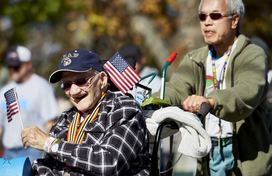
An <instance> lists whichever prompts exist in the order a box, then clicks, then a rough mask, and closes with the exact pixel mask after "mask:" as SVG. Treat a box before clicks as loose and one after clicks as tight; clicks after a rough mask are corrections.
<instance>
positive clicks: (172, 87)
mask: <svg viewBox="0 0 272 176" xmlns="http://www.w3.org/2000/svg"><path fill="white" fill-rule="evenodd" d="M244 11H245V10H244V4H243V2H242V0H202V1H201V2H200V5H199V20H200V26H201V32H202V35H203V37H204V40H205V42H206V43H207V44H208V45H207V46H205V47H202V48H200V49H197V50H194V51H192V52H189V53H188V54H187V55H186V56H185V57H184V59H183V60H182V62H181V63H180V65H179V67H178V69H177V70H176V71H175V72H174V73H173V75H172V77H171V78H170V80H169V82H167V83H166V86H165V100H167V101H169V102H170V103H172V104H174V105H180V104H182V105H183V108H184V109H185V110H186V111H190V112H193V113H197V112H198V111H199V110H200V108H201V105H202V103H207V104H208V105H209V107H210V113H209V114H208V115H207V116H206V118H203V119H201V120H202V123H203V126H204V127H205V129H206V131H207V132H208V134H209V135H210V136H211V139H212V141H211V142H212V145H213V147H212V150H211V152H210V154H209V155H207V156H206V157H204V158H201V159H198V168H197V175H216V176H218V175H220V176H224V175H236V176H237V175H246V176H250V175H254V176H256V175H271V174H272V135H271V131H272V130H271V120H272V118H271V117H270V116H269V114H267V112H268V111H267V104H266V94H267V91H268V83H267V81H266V73H267V66H266V56H265V53H264V51H263V50H262V49H261V48H260V47H258V46H256V45H254V44H252V43H251V42H250V40H249V39H248V38H247V37H245V36H244V35H242V34H241V33H240V26H241V22H242V18H243V15H244ZM152 96H155V97H158V96H159V93H155V94H153V95H152Z"/></svg>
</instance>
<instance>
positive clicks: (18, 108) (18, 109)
mask: <svg viewBox="0 0 272 176" xmlns="http://www.w3.org/2000/svg"><path fill="white" fill-rule="evenodd" d="M13 89H14V92H15V98H16V102H17V104H18V110H19V116H20V121H21V125H22V129H24V125H23V121H22V117H21V111H20V106H19V102H18V98H17V92H16V89H15V87H13Z"/></svg>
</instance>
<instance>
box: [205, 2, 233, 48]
mask: <svg viewBox="0 0 272 176" xmlns="http://www.w3.org/2000/svg"><path fill="white" fill-rule="evenodd" d="M226 9H227V4H226V0H204V1H203V3H202V6H201V13H206V14H210V13H212V12H219V13H223V14H227V10H226ZM200 26H201V32H202V35H203V37H204V40H205V42H206V43H207V44H210V45H217V44H221V43H225V42H226V41H227V40H229V38H230V37H229V36H230V35H232V33H233V30H232V18H229V17H228V16H224V17H222V18H220V19H217V20H213V19H211V17H210V16H207V17H206V20H205V21H200Z"/></svg>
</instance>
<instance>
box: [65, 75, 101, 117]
mask: <svg viewBox="0 0 272 176" xmlns="http://www.w3.org/2000/svg"><path fill="white" fill-rule="evenodd" d="M82 78H86V80H87V83H86V84H78V80H81V79H82ZM62 82H63V83H68V84H69V83H70V85H71V87H70V88H69V89H66V90H64V92H65V94H66V95H67V96H68V98H69V99H70V101H71V102H72V103H73V105H74V106H75V107H77V109H78V110H79V111H81V112H83V113H87V112H89V111H90V110H91V109H92V108H93V107H94V106H95V105H96V103H97V102H98V101H99V99H100V97H101V95H102V90H101V85H102V84H103V81H102V79H101V73H99V72H96V71H94V70H91V71H89V72H84V73H75V72H69V71H64V72H63V73H62ZM77 84H78V85H77Z"/></svg>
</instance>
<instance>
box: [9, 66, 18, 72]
mask: <svg viewBox="0 0 272 176" xmlns="http://www.w3.org/2000/svg"><path fill="white" fill-rule="evenodd" d="M8 68H9V69H13V70H14V71H15V72H19V71H20V68H21V66H19V67H8Z"/></svg>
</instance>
